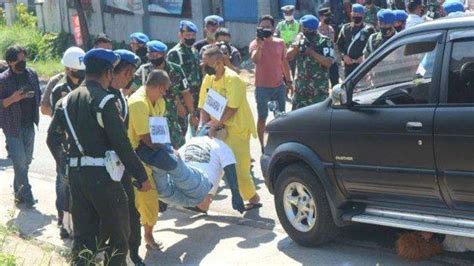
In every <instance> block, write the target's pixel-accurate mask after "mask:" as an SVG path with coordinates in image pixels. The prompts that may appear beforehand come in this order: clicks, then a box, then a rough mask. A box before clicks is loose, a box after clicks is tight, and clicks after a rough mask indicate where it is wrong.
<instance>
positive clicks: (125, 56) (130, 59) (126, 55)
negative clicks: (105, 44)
mask: <svg viewBox="0 0 474 266" xmlns="http://www.w3.org/2000/svg"><path fill="white" fill-rule="evenodd" d="M114 52H115V53H116V54H118V55H119V56H120V60H121V61H125V62H127V63H129V64H132V65H135V66H136V67H138V66H139V65H140V57H138V56H137V55H136V54H134V53H132V52H130V51H129V50H125V49H118V50H115V51H114Z"/></svg>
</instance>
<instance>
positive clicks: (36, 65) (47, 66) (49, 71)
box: [28, 59, 64, 79]
mask: <svg viewBox="0 0 474 266" xmlns="http://www.w3.org/2000/svg"><path fill="white" fill-rule="evenodd" d="M28 66H29V67H30V68H32V69H34V70H35V71H36V72H37V73H38V76H39V77H40V78H44V79H49V78H50V77H52V76H54V75H56V74H58V73H61V72H64V66H63V65H62V64H61V62H60V60H59V59H54V60H48V61H36V62H31V61H30V62H28Z"/></svg>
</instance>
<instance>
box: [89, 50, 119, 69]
mask: <svg viewBox="0 0 474 266" xmlns="http://www.w3.org/2000/svg"><path fill="white" fill-rule="evenodd" d="M90 59H99V60H103V61H106V62H107V63H110V64H111V65H112V66H116V65H117V64H118V63H119V62H120V56H119V55H118V54H116V53H114V51H112V50H108V49H103V48H95V49H92V50H89V51H88V52H87V53H86V55H84V59H83V60H82V61H83V62H84V64H85V65H86V68H87V63H88V61H89V60H90Z"/></svg>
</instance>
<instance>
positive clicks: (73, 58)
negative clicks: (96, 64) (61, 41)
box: [61, 46, 86, 70]
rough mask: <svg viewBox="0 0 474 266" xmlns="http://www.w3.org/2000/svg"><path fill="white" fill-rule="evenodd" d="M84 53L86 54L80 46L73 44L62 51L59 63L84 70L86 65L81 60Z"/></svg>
mask: <svg viewBox="0 0 474 266" xmlns="http://www.w3.org/2000/svg"><path fill="white" fill-rule="evenodd" d="M84 55H86V53H85V52H84V50H82V49H81V48H79V47H75V46H73V47H70V48H69V49H67V50H66V52H64V55H63V59H61V64H63V65H64V66H65V67H69V68H72V69H76V70H85V69H86V66H85V65H84V63H83V62H82V59H83V57H84Z"/></svg>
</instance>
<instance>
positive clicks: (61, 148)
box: [46, 75, 79, 237]
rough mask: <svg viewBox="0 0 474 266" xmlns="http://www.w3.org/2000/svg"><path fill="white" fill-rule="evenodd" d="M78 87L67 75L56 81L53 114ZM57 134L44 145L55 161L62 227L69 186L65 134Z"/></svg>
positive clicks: (52, 102) (65, 233)
mask: <svg viewBox="0 0 474 266" xmlns="http://www.w3.org/2000/svg"><path fill="white" fill-rule="evenodd" d="M78 86H79V84H74V83H73V82H72V81H71V79H70V78H69V77H68V76H67V75H64V76H63V78H61V79H60V80H59V81H58V83H57V84H56V86H55V87H54V88H53V90H52V91H51V95H50V98H51V99H50V102H51V106H53V108H52V109H53V114H54V111H55V108H54V106H56V104H57V102H58V101H59V100H60V99H61V98H63V97H64V96H66V95H67V94H68V93H69V92H71V91H72V90H74V89H75V88H77V87H78ZM58 133H61V137H60V138H55V137H54V136H52V135H51V134H48V137H47V139H46V143H47V145H48V148H49V150H50V151H51V154H52V155H53V158H54V160H55V161H56V175H57V176H56V209H57V211H58V221H59V222H58V223H59V224H60V225H62V217H63V211H67V212H70V210H69V206H70V200H69V198H70V194H69V185H68V183H67V182H66V180H65V175H66V149H65V146H66V134H65V133H66V132H64V131H63V132H58ZM61 237H69V236H68V234H67V231H65V230H61Z"/></svg>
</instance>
